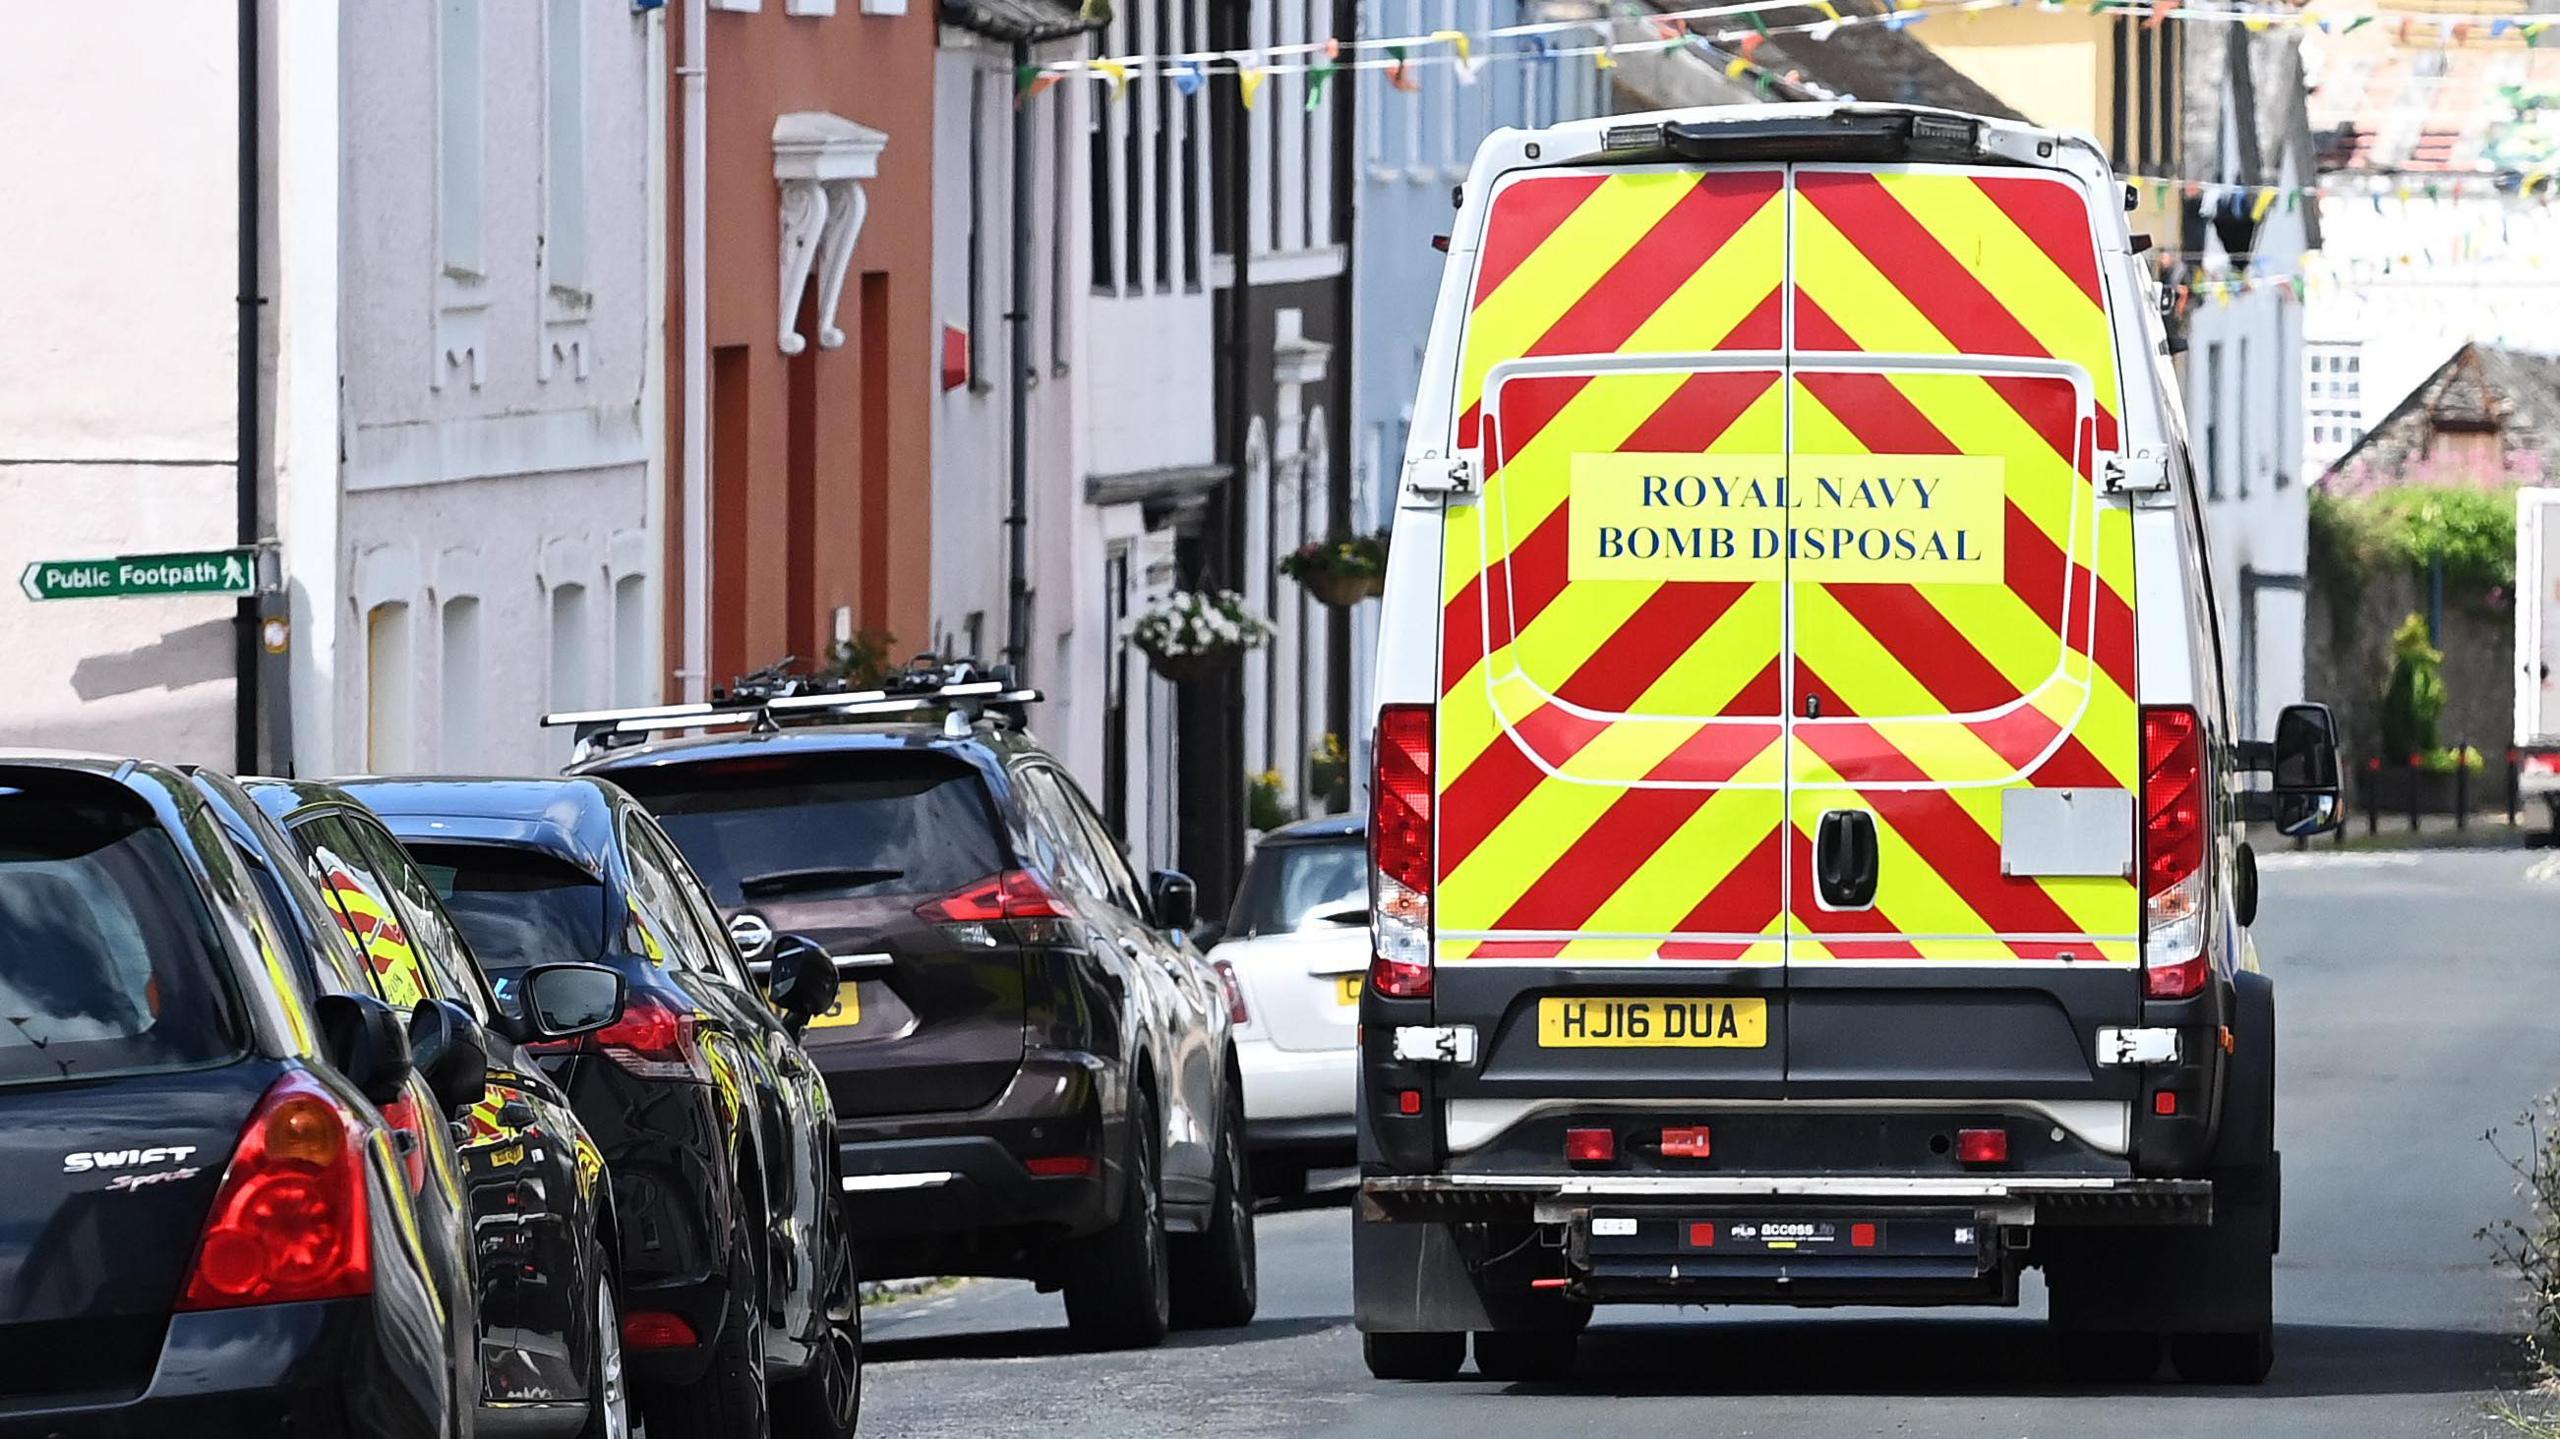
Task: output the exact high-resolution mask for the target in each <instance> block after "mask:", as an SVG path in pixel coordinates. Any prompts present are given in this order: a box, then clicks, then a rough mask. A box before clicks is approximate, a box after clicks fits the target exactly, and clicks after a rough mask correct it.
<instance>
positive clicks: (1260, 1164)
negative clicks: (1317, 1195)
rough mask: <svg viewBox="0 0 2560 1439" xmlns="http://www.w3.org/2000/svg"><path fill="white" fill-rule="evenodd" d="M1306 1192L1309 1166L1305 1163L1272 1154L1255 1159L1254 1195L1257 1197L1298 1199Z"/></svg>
mask: <svg viewBox="0 0 2560 1439" xmlns="http://www.w3.org/2000/svg"><path fill="white" fill-rule="evenodd" d="M1306 1192H1307V1166H1305V1165H1304V1164H1301V1163H1299V1162H1297V1161H1296V1160H1294V1159H1281V1158H1278V1157H1276V1156H1272V1155H1261V1156H1257V1157H1256V1158H1255V1159H1254V1161H1253V1195H1254V1197H1255V1198H1256V1199H1296V1198H1298V1197H1299V1196H1300V1195H1303V1194H1305V1193H1306Z"/></svg>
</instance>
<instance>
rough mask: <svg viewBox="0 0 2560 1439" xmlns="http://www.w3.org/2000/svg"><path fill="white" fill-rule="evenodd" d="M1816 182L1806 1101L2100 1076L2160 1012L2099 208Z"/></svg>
mask: <svg viewBox="0 0 2560 1439" xmlns="http://www.w3.org/2000/svg"><path fill="white" fill-rule="evenodd" d="M1793 191H1794V193H1793V204H1792V208H1791V213H1790V221H1791V223H1790V227H1789V228H1790V232H1791V234H1792V236H1793V241H1794V266H1793V272H1792V278H1793V284H1792V286H1791V299H1792V326H1791V336H1792V340H1793V346H1792V349H1791V353H1790V365H1789V371H1790V375H1791V386H1790V406H1789V409H1790V416H1791V421H1792V433H1791V441H1792V443H1791V447H1790V453H1791V464H1790V467H1789V476H1790V480H1791V482H1792V485H1793V494H1792V502H1793V508H1792V510H1791V514H1792V516H1793V520H1794V524H1793V528H1792V535H1793V539H1794V541H1795V543H1794V546H1793V550H1792V562H1791V566H1790V569H1789V582H1790V583H1789V591H1788V598H1789V609H1790V619H1791V623H1790V637H1791V645H1790V651H1791V659H1792V665H1791V678H1790V682H1791V685H1792V691H1793V693H1792V705H1791V714H1792V718H1791V723H1790V726H1789V733H1790V738H1791V744H1790V748H1789V764H1788V784H1789V812H1790V820H1791V824H1790V838H1789V844H1790V847H1791V849H1790V852H1791V854H1792V856H1793V864H1792V875H1793V880H1794V882H1793V884H1792V885H1791V886H1790V891H1789V896H1790V904H1789V916H1790V919H1789V931H1790V938H1789V942H1788V950H1787V958H1788V966H1789V971H1788V978H1789V983H1790V987H1791V996H1790V1005H1789V1022H1790V1026H1791V1028H1790V1033H1791V1035H1792V1037H1793V1044H1792V1046H1791V1047H1790V1050H1789V1053H1788V1091H1789V1093H1790V1094H1791V1095H1820V1094H1825V1093H1832V1092H1839V1093H1843V1094H1873V1093H1878V1092H1890V1091H1891V1090H1892V1089H1894V1088H1896V1087H1905V1088H1907V1087H1910V1086H1914V1085H1925V1086H1928V1087H1929V1090H1930V1092H1935V1093H1973V1094H1979V1095H1985V1096H2010V1097H2042V1098H2052V1097H2058V1096H2066V1095H2081V1096H2094V1095H2095V1094H2096V1092H2097V1091H2099V1090H2102V1089H2105V1088H2107V1087H2109V1086H2110V1085H2111V1084H2113V1083H2114V1082H2115V1081H2114V1080H2113V1078H2112V1077H2106V1078H2102V1076H2103V1075H2106V1074H2107V1072H2104V1071H2096V1070H2094V1069H2093V1066H2092V1062H2091V1056H2092V1053H2093V1049H2094V1043H2095V1034H2094V1029H2095V1027H2096V1025H2097V1024H2099V1023H2101V1022H2104V1023H2110V1024H2124V1023H2134V1022H2136V1016H2137V1015H2138V1013H2139V1010H2140V1002H2141V1001H2140V992H2139V988H2138V986H2139V983H2140V976H2139V967H2140V961H2141V955H2140V939H2139V934H2140V920H2141V899H2140V893H2139V890H2138V888H2137V882H2136V880H2135V877H2134V858H2135V810H2136V795H2137V793H2138V791H2139V787H2140V776H2139V774H2138V773H2137V769H2138V765H2139V759H2138V755H2137V748H2138V745H2139V739H2140V733H2141V720H2140V716H2139V713H2138V710H2137V708H2136V704H2135V700H2134V691H2135V683H2134V672H2133V645H2134V630H2133V598H2134V586H2133V548H2132V516H2131V513H2130V512H2129V511H2128V510H2126V509H2125V508H2124V507H2123V506H2122V505H2121V503H2112V504H2111V503H2107V502H2105V501H2103V500H2102V498H2101V496H2100V494H2099V492H2098V487H2097V485H2096V484H2095V477H2096V475H2097V474H2098V473H2099V470H2098V466H2099V463H2100V461H2099V456H2100V454H2101V453H2111V452H2113V451H2115V450H2116V449H2117V448H2118V441H2117V415H2118V411H2119V408H2120V400H2119V397H2118V394H2117V383H2116V364H2115V359H2114V332H2113V328H2112V326H2111V325H2110V323H2109V320H2108V312H2107V307H2106V299H2105V290H2104V286H2103V285H2102V283H2101V280H2100V270H2099V263H2098V251H2097V247H2096V241H2095V235H2094V231H2093V229H2092V225H2091V221H2090V208H2089V205H2090V202H2089V201H2088V199H2087V198H2085V197H2084V195H2083V192H2082V191H2081V190H2080V188H2079V187H2078V186H2077V185H2076V184H2075V183H2073V182H2072V181H2071V180H2070V178H2069V177H2067V176H2062V175H2054V174H2041V173H2038V172H2033V171H2018V170H1970V171H1969V170H1962V169H1955V168H1949V167H1934V166H1933V167H1918V166H1912V167H1873V166H1868V167H1856V168H1850V167H1837V166H1819V165H1799V166H1797V167H1796V168H1795V172H1794V175H1793Z"/></svg>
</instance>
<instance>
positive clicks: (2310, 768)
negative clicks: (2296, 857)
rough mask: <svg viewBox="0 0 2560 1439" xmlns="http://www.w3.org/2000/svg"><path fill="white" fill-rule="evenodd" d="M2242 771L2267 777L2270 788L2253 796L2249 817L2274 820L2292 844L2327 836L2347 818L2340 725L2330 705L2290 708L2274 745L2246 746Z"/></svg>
mask: <svg viewBox="0 0 2560 1439" xmlns="http://www.w3.org/2000/svg"><path fill="white" fill-rule="evenodd" d="M2240 751H2241V753H2240V761H2241V767H2242V768H2244V769H2251V770H2257V771H2260V772H2263V773H2265V774H2266V775H2268V776H2269V778H2270V779H2271V780H2272V783H2271V784H2270V785H2269V786H2268V788H2266V789H2264V790H2259V791H2254V792H2252V793H2251V795H2250V801H2251V802H2250V804H2249V805H2248V808H2247V814H2248V817H2249V818H2252V819H2265V820H2272V821H2274V823H2275V826H2276V829H2277V831H2278V832H2279V833H2281V834H2284V835H2286V836H2288V837H2290V838H2296V839H2299V838H2302V837H2304V836H2307V835H2315V834H2326V833H2328V832H2329V831H2331V830H2333V829H2336V828H2337V827H2338V826H2339V825H2340V824H2341V823H2342V822H2344V820H2345V818H2346V806H2345V802H2344V801H2343V799H2342V798H2341V797H2340V789H2341V786H2342V783H2343V781H2342V779H2341V777H2340V766H2339V762H2338V720H2337V716H2336V715H2334V714H2332V713H2330V711H2329V707H2328V706H2327V705H2324V704H2298V705H2286V706H2285V707H2284V710H2283V712H2282V713H2280V714H2278V715H2277V716H2276V737H2275V739H2274V740H2273V741H2271V742H2258V743H2250V744H2243V745H2242V746H2240Z"/></svg>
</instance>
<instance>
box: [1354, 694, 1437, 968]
mask: <svg viewBox="0 0 2560 1439" xmlns="http://www.w3.org/2000/svg"><path fill="white" fill-rule="evenodd" d="M1431 725H1432V708H1431V706H1429V705H1386V706H1383V707H1381V708H1380V709H1379V711H1378V741H1377V743H1376V744H1375V745H1373V746H1371V750H1372V757H1373V760H1374V769H1373V772H1372V774H1371V777H1370V783H1369V854H1370V856H1371V865H1372V872H1371V874H1370V896H1369V914H1370V918H1369V937H1370V946H1371V947H1370V955H1371V959H1370V963H1369V983H1370V985H1371V986H1372V987H1373V988H1375V989H1376V990H1377V991H1378V993H1380V994H1382V995H1385V996H1387V997H1388V998H1390V999H1422V998H1427V997H1428V996H1429V995H1430V993H1431V866H1432V818H1431V813H1432V795H1431Z"/></svg>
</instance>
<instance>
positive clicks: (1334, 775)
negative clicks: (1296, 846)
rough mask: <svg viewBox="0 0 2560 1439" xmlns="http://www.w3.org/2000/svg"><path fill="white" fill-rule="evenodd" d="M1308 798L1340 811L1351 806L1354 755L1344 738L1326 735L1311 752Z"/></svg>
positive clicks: (1308, 764) (1308, 761)
mask: <svg viewBox="0 0 2560 1439" xmlns="http://www.w3.org/2000/svg"><path fill="white" fill-rule="evenodd" d="M1307 798H1309V799H1311V800H1314V801H1316V802H1318V803H1320V804H1323V805H1326V806H1328V807H1330V808H1332V809H1337V810H1339V809H1342V808H1345V807H1346V806H1348V805H1349V804H1350V803H1351V756H1350V755H1348V754H1346V753H1344V751H1343V748H1342V736H1340V735H1338V734H1327V735H1326V736H1325V737H1324V738H1323V739H1321V740H1319V741H1317V742H1316V747H1315V748H1314V749H1312V750H1310V751H1308V753H1307Z"/></svg>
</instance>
